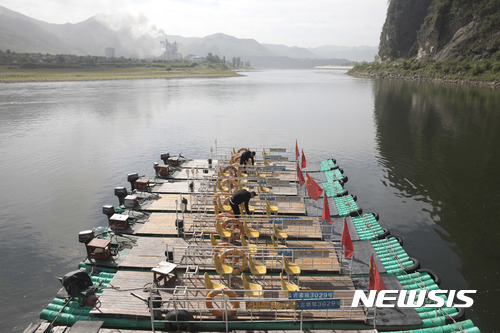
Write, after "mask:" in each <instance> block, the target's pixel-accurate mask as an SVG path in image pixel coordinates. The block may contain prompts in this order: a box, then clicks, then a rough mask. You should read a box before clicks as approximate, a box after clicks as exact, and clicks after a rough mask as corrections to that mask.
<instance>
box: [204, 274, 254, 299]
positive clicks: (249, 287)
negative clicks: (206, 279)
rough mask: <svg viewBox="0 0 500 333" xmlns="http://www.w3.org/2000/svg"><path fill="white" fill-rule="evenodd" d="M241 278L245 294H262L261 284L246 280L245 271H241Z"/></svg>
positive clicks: (251, 295)
mask: <svg viewBox="0 0 500 333" xmlns="http://www.w3.org/2000/svg"><path fill="white" fill-rule="evenodd" d="M205 274H206V273H205ZM241 280H242V281H243V289H245V295H246V296H248V297H260V295H261V294H262V286H261V285H260V284H257V283H251V282H248V281H247V277H246V276H245V273H241Z"/></svg>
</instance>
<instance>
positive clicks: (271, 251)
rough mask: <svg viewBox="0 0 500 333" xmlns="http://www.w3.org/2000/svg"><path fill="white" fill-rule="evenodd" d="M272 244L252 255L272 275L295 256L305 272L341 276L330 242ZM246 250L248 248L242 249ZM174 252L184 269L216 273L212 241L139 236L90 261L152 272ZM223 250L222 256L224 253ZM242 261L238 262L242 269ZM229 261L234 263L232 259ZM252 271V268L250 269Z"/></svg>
mask: <svg viewBox="0 0 500 333" xmlns="http://www.w3.org/2000/svg"><path fill="white" fill-rule="evenodd" d="M269 245H270V244H267V246H266V244H262V246H259V247H258V248H257V249H256V250H255V251H253V252H252V253H251V255H252V258H253V259H254V260H255V261H257V262H258V263H260V264H264V265H266V267H267V270H268V271H269V272H280V271H281V270H282V268H283V260H282V255H285V256H287V257H290V258H291V257H292V256H293V262H294V263H296V264H298V265H299V266H300V268H301V270H302V271H303V272H312V273H324V272H329V273H334V274H338V273H340V270H341V269H340V263H339V261H338V258H337V255H336V252H335V249H334V248H333V247H332V246H328V243H327V242H304V241H302V242H295V243H294V242H290V245H289V247H287V248H274V247H272V246H269ZM241 249H242V250H245V249H246V248H241ZM167 250H168V251H173V253H174V262H175V263H177V264H178V265H179V267H181V268H186V267H187V266H198V268H199V270H202V271H215V264H214V261H213V258H212V256H213V249H212V246H211V245H210V242H209V241H208V240H202V241H201V243H200V242H199V243H194V242H192V243H188V242H187V241H186V240H184V239H182V238H177V237H171V238H158V237H136V239H135V240H134V246H133V247H132V248H131V249H130V250H129V249H125V250H122V251H120V252H119V253H118V255H117V256H114V257H110V258H109V259H108V260H107V261H100V260H98V261H96V260H92V261H89V260H88V259H87V260H86V263H88V264H94V265H95V264H98V265H101V266H107V267H118V268H134V269H140V270H149V269H151V268H153V267H156V266H157V265H158V264H159V263H160V262H162V261H164V260H165V259H166V256H165V251H167ZM224 250H226V249H221V252H219V255H222V254H223V253H224ZM241 260H242V259H240V260H237V262H235V264H234V265H235V267H236V266H239V265H240V264H241V263H242V261H241ZM226 261H228V262H229V261H230V258H228V259H227V260H226ZM247 270H248V268H247Z"/></svg>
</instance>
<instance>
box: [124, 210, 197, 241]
mask: <svg viewBox="0 0 500 333" xmlns="http://www.w3.org/2000/svg"><path fill="white" fill-rule="evenodd" d="M176 218H177V215H176V214H175V213H151V215H150V216H149V218H148V220H147V221H146V222H145V223H143V224H141V225H138V226H137V227H136V228H135V232H134V233H135V234H137V235H171V236H176V235H177V228H176V226H175V220H176ZM184 228H185V229H186V230H187V229H188V226H186V225H184Z"/></svg>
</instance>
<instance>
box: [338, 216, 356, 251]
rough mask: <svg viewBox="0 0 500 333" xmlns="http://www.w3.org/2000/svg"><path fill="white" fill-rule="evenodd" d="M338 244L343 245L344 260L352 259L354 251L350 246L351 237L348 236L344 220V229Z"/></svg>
mask: <svg viewBox="0 0 500 333" xmlns="http://www.w3.org/2000/svg"><path fill="white" fill-rule="evenodd" d="M340 242H341V243H342V245H344V255H345V257H346V258H350V257H352V253H353V251H354V246H353V245H352V240H351V235H350V234H349V228H348V227H347V220H346V219H345V218H344V229H342V237H341V238H340Z"/></svg>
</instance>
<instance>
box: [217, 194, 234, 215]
mask: <svg viewBox="0 0 500 333" xmlns="http://www.w3.org/2000/svg"><path fill="white" fill-rule="evenodd" d="M217 209H218V210H219V212H223V213H224V212H230V211H232V210H233V209H232V208H231V206H229V205H225V204H223V203H222V200H221V199H220V197H217Z"/></svg>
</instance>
